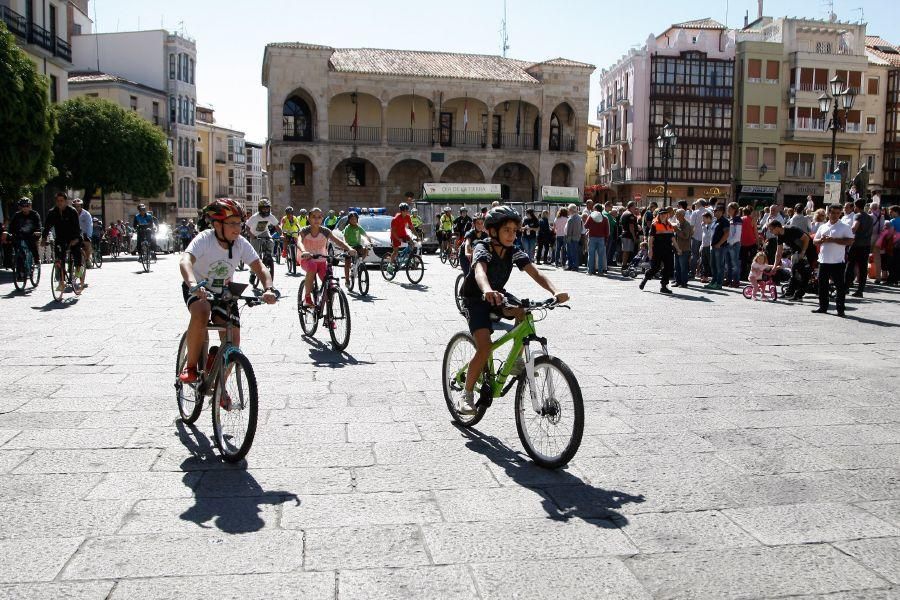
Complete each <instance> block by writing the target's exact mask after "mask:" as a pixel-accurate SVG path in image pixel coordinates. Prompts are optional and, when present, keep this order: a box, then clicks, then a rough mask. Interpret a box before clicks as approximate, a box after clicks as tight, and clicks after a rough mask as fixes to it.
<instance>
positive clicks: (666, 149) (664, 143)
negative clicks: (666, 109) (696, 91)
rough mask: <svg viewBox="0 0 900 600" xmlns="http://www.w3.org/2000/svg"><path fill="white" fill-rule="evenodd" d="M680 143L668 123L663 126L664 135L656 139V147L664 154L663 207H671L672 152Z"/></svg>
mask: <svg viewBox="0 0 900 600" xmlns="http://www.w3.org/2000/svg"><path fill="white" fill-rule="evenodd" d="M677 143H678V136H677V135H675V130H674V129H672V126H671V125H669V124H668V123H666V124H665V125H664V126H663V130H662V135H660V136H659V137H657V138H656V146H657V148H659V149H660V151H661V152H662V159H663V206H668V205H669V169H668V166H669V160H671V159H672V150H673V149H674V148H675V145H676V144H677Z"/></svg>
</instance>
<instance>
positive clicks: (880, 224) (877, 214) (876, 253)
mask: <svg viewBox="0 0 900 600" xmlns="http://www.w3.org/2000/svg"><path fill="white" fill-rule="evenodd" d="M876 197H878V196H877V195H876V196H873V198H872V205H871V209H870V210H869V215H870V216H871V217H872V265H873V270H874V273H873V274H872V275H873V277H874V278H875V284H876V285H878V284H880V283H881V282H882V281H883V280H884V277H882V267H883V265H882V259H881V256H882V250H881V247H880V246H879V244H878V241H879V239H880V238H881V234H882V232H883V231H884V227H885V219H884V211H882V210H881V204H877V203H876V202H875V198H876Z"/></svg>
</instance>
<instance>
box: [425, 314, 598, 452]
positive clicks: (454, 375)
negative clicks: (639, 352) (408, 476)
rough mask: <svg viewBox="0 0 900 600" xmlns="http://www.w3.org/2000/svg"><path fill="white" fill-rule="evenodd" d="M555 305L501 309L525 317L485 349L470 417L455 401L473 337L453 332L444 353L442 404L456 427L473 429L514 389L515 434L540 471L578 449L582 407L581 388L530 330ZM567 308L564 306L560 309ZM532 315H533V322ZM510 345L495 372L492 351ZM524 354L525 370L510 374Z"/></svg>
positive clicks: (471, 353) (472, 348) (544, 341)
mask: <svg viewBox="0 0 900 600" xmlns="http://www.w3.org/2000/svg"><path fill="white" fill-rule="evenodd" d="M559 306H565V305H561V304H559V303H558V302H557V301H556V300H555V299H551V300H547V301H545V302H539V303H532V302H529V301H528V300H521V301H519V302H518V303H516V304H512V303H507V304H506V307H507V308H522V309H524V312H525V318H524V319H523V320H522V321H521V322H520V323H518V324H517V325H516V326H515V327H514V328H513V329H512V330H511V331H509V332H507V333H506V334H504V335H503V336H501V337H500V338H498V339H497V340H496V341H494V343H493V344H492V345H491V354H490V356H489V358H488V361H487V364H486V365H485V368H484V371H483V372H482V373H481V375H480V376H479V377H478V383H477V384H476V389H477V390H479V394H478V399H477V401H476V403H475V409H476V411H475V414H472V415H463V414H460V413H459V412H458V410H457V401H458V400H459V398H460V397H461V396H462V394H463V392H464V390H465V384H466V371H467V370H468V368H469V361H471V360H472V356H474V354H475V339H474V338H473V337H472V336H471V335H470V334H469V333H468V332H465V331H461V332H459V333H456V334H455V335H454V336H453V337H452V338H450V342H449V343H448V344H447V349H446V350H445V351H444V368H443V377H442V381H443V386H442V387H443V389H444V400H445V401H446V402H447V408H448V409H449V410H450V414H451V415H452V416H453V419H454V420H455V421H456V422H457V423H459V425H461V426H462V427H466V428H468V427H473V426H475V425H476V424H477V423H478V422H479V421H480V420H481V419H482V417H484V414H485V412H486V411H487V409H488V407H489V406H490V405H491V403H492V402H493V400H494V398H500V397H502V396H505V395H506V393H507V392H508V391H509V390H510V389H511V388H512V386H513V385H515V386H516V396H515V414H516V430H517V431H518V434H519V439H520V440H521V441H522V445H523V446H524V447H525V451H526V452H527V453H528V456H530V457H531V458H532V460H534V462H535V463H537V464H538V465H540V466H542V467H546V468H551V469H556V468H559V467H562V466H564V465H566V464H567V463H568V462H569V461H570V460H572V457H573V456H575V453H576V452H577V451H578V447H579V446H580V445H581V437H582V434H583V433H584V404H583V401H582V397H581V387H580V386H579V385H578V380H577V379H576V378H575V374H574V373H572V370H571V369H570V368H569V367H568V366H567V365H566V364H565V363H564V362H563V361H561V360H560V359H559V358H557V357H555V356H550V354H549V353H548V351H547V339H546V338H542V337H539V336H538V335H537V332H536V331H535V327H534V324H535V322H536V321H540V320H543V318H544V316H545V315H546V313H547V312H548V311H550V310H553V309H554V308H557V307H559ZM565 308H568V306H565ZM535 313H538V314H539V317H538V318H537V319H535V316H534V315H535ZM535 342H536V343H538V344H540V345H541V351H540V352H539V353H537V354H536V353H535V352H533V351H532V350H531V344H532V343H535ZM510 343H511V344H512V347H511V348H510V350H509V354H508V355H507V357H506V360H504V361H502V362H501V363H500V365H499V368H497V367H495V365H494V362H495V361H494V352H496V351H497V350H498V349H499V348H501V347H502V346H505V345H506V344H510ZM523 350H524V353H525V369H524V370H523V371H522V372H521V374H519V375H517V376H511V375H512V373H513V370H514V368H515V363H516V360H517V359H518V358H519V357H520V356H521V355H522V351H523Z"/></svg>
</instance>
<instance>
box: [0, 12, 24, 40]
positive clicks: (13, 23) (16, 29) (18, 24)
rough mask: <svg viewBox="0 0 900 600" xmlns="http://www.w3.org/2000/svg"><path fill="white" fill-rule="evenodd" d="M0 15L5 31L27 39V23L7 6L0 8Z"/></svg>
mask: <svg viewBox="0 0 900 600" xmlns="http://www.w3.org/2000/svg"><path fill="white" fill-rule="evenodd" d="M0 14H2V15H3V22H4V23H6V27H7V29H9V31H10V33H13V34H15V35H17V36H19V37H23V38H24V37H28V21H27V20H26V19H25V17H23V16H22V15H20V14H19V13H17V12H16V11H14V10H13V9H11V8H9V7H8V6H0Z"/></svg>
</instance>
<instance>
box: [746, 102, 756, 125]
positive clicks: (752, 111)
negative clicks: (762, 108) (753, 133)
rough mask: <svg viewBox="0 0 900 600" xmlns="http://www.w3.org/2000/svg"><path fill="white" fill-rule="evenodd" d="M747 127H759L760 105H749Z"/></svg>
mask: <svg viewBox="0 0 900 600" xmlns="http://www.w3.org/2000/svg"><path fill="white" fill-rule="evenodd" d="M747 127H749V128H750V129H758V128H759V107H758V106H752V105H748V106H747Z"/></svg>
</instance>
